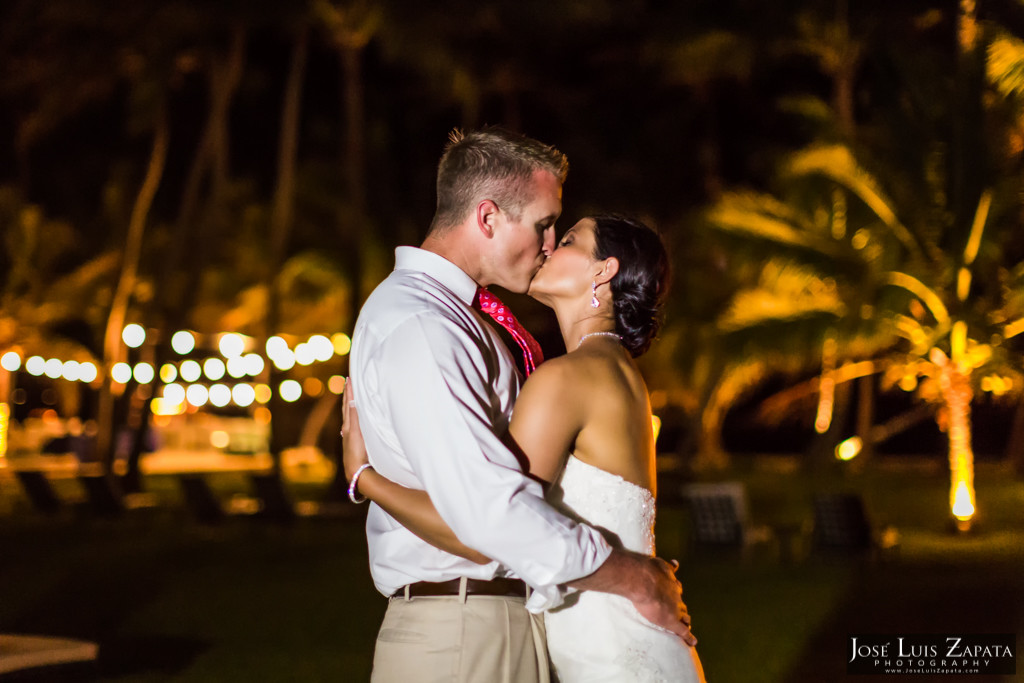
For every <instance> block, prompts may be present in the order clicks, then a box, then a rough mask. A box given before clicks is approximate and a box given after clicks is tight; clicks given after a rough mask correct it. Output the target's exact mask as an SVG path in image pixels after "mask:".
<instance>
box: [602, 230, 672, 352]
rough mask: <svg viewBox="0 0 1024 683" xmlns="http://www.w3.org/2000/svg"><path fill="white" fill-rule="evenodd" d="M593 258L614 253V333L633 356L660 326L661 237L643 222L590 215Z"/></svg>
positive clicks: (665, 275)
mask: <svg viewBox="0 0 1024 683" xmlns="http://www.w3.org/2000/svg"><path fill="white" fill-rule="evenodd" d="M591 220H593V221H594V239H595V246H594V257H595V258H597V259H598V260H604V259H606V258H610V257H612V256H614V257H615V258H616V259H618V261H619V272H618V273H616V275H615V277H613V278H612V281H611V288H612V304H613V306H614V315H615V332H616V334H619V335H621V336H622V345H623V346H625V347H626V348H627V349H628V350H629V352H630V353H631V354H632V355H633V357H634V358H636V357H637V356H640V355H641V354H643V353H644V352H645V351H646V350H647V349H648V347H650V345H651V341H653V340H654V337H655V336H656V335H657V334H658V329H659V328H660V327H661V320H660V314H661V305H662V303H663V301H664V298H665V293H666V291H667V290H668V284H669V278H670V272H669V263H668V254H667V253H666V252H665V245H664V244H662V241H661V237H659V236H658V233H656V232H655V231H654V230H652V229H651V228H649V227H647V226H646V225H644V224H643V223H641V222H639V221H636V220H633V219H630V218H624V217H622V216H613V215H605V216H591Z"/></svg>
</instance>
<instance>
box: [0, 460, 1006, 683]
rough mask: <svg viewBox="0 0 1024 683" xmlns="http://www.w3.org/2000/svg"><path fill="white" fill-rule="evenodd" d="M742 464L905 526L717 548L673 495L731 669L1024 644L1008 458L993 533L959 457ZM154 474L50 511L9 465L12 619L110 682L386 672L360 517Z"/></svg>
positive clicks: (683, 552) (4, 526)
mask: <svg viewBox="0 0 1024 683" xmlns="http://www.w3.org/2000/svg"><path fill="white" fill-rule="evenodd" d="M2 477H7V475H2ZM723 477H730V478H738V479H741V480H743V481H744V482H745V483H746V486H747V490H748V494H749V498H750V502H751V511H752V515H753V517H754V519H755V521H757V522H762V523H773V524H777V523H797V522H801V521H803V519H804V518H805V517H807V516H808V514H809V510H810V497H811V495H812V493H813V492H814V491H818V490H823V489H840V488H841V489H849V490H855V491H858V492H860V493H861V494H862V495H863V496H864V498H865V501H866V502H867V504H868V508H869V510H870V511H871V513H872V515H873V517H874V518H875V519H876V520H878V521H879V522H884V523H888V524H893V525H895V526H896V527H898V528H899V530H900V534H901V539H902V542H901V548H900V551H899V552H898V553H897V554H896V555H894V556H892V557H890V558H889V559H887V560H885V561H875V562H870V561H858V560H849V559H847V560H831V561H826V560H822V559H816V558H813V557H807V558H804V557H802V556H800V554H799V553H798V557H797V559H796V560H795V561H789V562H783V561H780V558H779V556H778V554H777V553H776V552H774V551H773V550H772V549H770V548H766V549H761V550H755V552H753V553H752V554H751V555H750V556H748V557H747V558H745V559H744V558H741V557H740V556H739V555H708V554H707V553H702V552H698V551H696V550H694V549H692V548H691V547H690V545H689V543H688V542H687V533H686V529H687V515H686V513H685V511H684V510H682V509H679V508H670V507H664V508H663V509H662V510H660V511H659V522H658V539H659V540H658V543H659V552H660V554H662V555H663V556H665V557H677V558H679V559H680V560H681V562H682V569H681V570H680V576H681V578H682V580H683V583H684V586H685V589H686V599H687V603H688V605H689V607H690V611H691V613H692V614H693V616H694V621H695V632H696V634H697V636H698V638H699V639H700V645H699V647H698V650H699V652H700V654H701V657H702V660H703V662H704V666H705V670H706V672H707V675H708V679H709V680H710V681H712V682H713V683H729V682H731V681H736V682H746V681H756V682H764V683H771V682H775V681H777V682H779V683H783V682H786V683H789V682H793V681H797V682H799V681H813V682H819V681H834V680H845V678H846V676H845V670H846V659H847V658H848V656H847V653H846V647H847V645H846V638H847V635H848V634H849V633H921V632H946V631H949V632H953V633H956V632H961V633H1015V634H1017V651H1018V652H1022V651H1024V643H1022V639H1024V522H1022V520H1024V483H1022V482H1020V481H1019V480H1015V479H1013V478H1012V477H1011V476H1009V475H1007V474H1006V473H1005V472H1003V471H1002V470H1000V469H998V468H988V469H986V468H979V471H978V474H977V487H978V501H979V532H978V533H977V534H973V535H969V536H954V535H952V534H951V533H949V532H948V531H947V529H946V516H945V506H946V503H945V500H946V485H947V484H946V480H945V477H944V475H943V474H942V473H941V472H927V471H923V472H922V471H917V470H896V469H891V468H881V467H875V468H870V469H869V470H868V471H867V472H866V473H865V474H863V475H860V476H848V475H843V474H842V473H840V472H837V471H826V472H818V473H813V474H805V473H801V472H792V471H785V470H779V469H764V468H760V467H753V466H741V467H739V468H738V469H736V470H734V471H731V472H729V473H727V475H723ZM73 483H74V482H71V481H68V482H61V487H62V488H64V489H65V492H66V489H67V487H69V486H71V485H72V484H73ZM147 483H148V485H149V487H150V489H151V490H152V491H153V492H154V493H156V494H157V496H158V497H159V498H160V500H161V505H160V506H159V507H158V508H157V509H155V510H137V511H133V512H132V514H130V515H129V516H128V517H127V518H124V519H119V520H96V519H88V518H82V517H80V516H77V515H67V516H65V517H62V518H58V519H42V518H39V517H38V516H35V515H33V514H32V513H31V511H30V510H28V508H27V504H26V503H25V501H23V500H22V499H20V494H19V493H18V492H17V488H16V487H15V486H14V483H13V482H12V481H10V480H9V478H8V479H6V480H3V479H2V478H0V496H2V502H0V632H5V633H11V632H13V633H24V634H45V635H57V636H68V637H75V638H85V639H89V640H94V641H97V642H99V643H100V645H101V660H102V666H101V675H100V679H101V680H104V681H171V680H174V681H285V680H287V681H365V680H367V679H368V678H369V668H370V657H371V653H372V647H373V640H374V637H375V634H376V629H377V626H378V624H379V621H380V618H381V616H382V614H383V610H384V599H383V598H382V597H381V596H380V595H378V594H377V593H376V591H375V590H374V588H373V586H372V584H371V582H370V579H369V572H368V570H367V561H366V548H365V542H364V538H363V530H362V524H361V519H360V518H349V519H323V518H308V519H299V520H297V521H296V522H295V523H294V524H293V525H291V526H289V527H278V526H274V525H271V524H266V523H260V522H257V521H256V520H251V519H231V520H229V521H228V522H227V523H225V524H223V525H221V526H219V527H217V528H212V529H210V528H204V527H201V526H199V525H197V524H196V523H194V522H192V521H191V520H190V519H189V517H188V516H187V514H186V512H185V511H184V510H183V509H182V508H181V502H180V500H179V498H178V495H177V489H176V488H175V486H174V483H173V481H170V480H165V479H162V478H160V477H151V478H150V479H149V480H148V481H147ZM216 483H217V487H218V490H219V491H221V492H222V493H227V492H229V491H231V490H233V489H234V488H235V487H238V488H239V490H241V489H243V488H244V485H243V484H242V483H241V482H239V481H238V480H236V479H233V478H232V477H230V476H227V475H225V476H224V477H219V475H218V481H217V482H216ZM315 493H316V491H314V490H309V489H306V490H299V491H296V495H297V497H301V496H313V495H315ZM1018 671H1020V672H1021V673H1024V670H1022V669H1021V668H1020V667H1019V666H1018ZM951 678H953V679H955V678H956V677H945V678H943V680H950V679H951ZM871 679H872V680H885V677H880V676H873V677H871ZM915 679H916V680H928V679H927V677H922V676H917V677H915ZM901 680H905V677H904V678H902V679H901ZM970 680H972V681H996V680H1003V681H1010V680H1014V678H1013V677H1003V678H1002V679H1000V678H998V677H988V678H986V677H981V676H974V677H971V678H970Z"/></svg>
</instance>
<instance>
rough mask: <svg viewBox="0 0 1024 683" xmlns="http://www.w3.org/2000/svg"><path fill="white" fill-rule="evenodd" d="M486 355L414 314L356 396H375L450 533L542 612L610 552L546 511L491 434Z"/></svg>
mask: <svg viewBox="0 0 1024 683" xmlns="http://www.w3.org/2000/svg"><path fill="white" fill-rule="evenodd" d="M492 354H493V348H492V346H491V345H490V344H489V343H488V341H487V340H477V339H475V338H473V337H471V336H470V335H468V334H467V331H466V330H465V329H462V328H461V327H460V326H459V324H458V323H457V322H455V321H452V320H448V319H446V318H444V317H442V316H426V315H424V316H415V317H413V318H411V319H409V320H406V321H405V322H403V323H402V324H401V325H400V326H398V327H397V328H396V329H394V330H392V331H391V332H390V333H389V335H388V337H387V338H386V339H384V340H382V341H381V342H380V343H379V345H378V348H377V360H376V362H375V372H376V373H377V374H376V376H375V377H374V379H373V386H372V387H371V386H370V385H369V384H367V383H366V382H364V384H363V386H362V387H357V392H359V393H363V392H366V391H373V392H374V394H375V396H376V397H378V400H379V401H380V402H381V404H382V406H383V409H384V411H385V412H386V414H388V415H389V417H390V420H389V421H390V423H391V424H392V426H393V430H394V436H393V438H394V439H395V440H396V441H397V443H396V446H397V447H398V449H399V450H401V452H402V453H403V454H404V455H405V457H406V458H407V460H408V462H409V465H410V467H411V469H412V470H413V472H414V473H415V475H416V478H417V480H418V481H417V483H418V484H421V485H422V487H423V489H424V490H425V491H426V492H427V494H428V495H429V496H430V499H431V500H432V501H433V504H434V506H435V507H436V508H437V511H438V513H439V514H440V516H441V518H442V519H443V520H444V522H445V523H446V524H447V525H448V526H449V527H450V528H451V529H452V531H453V532H454V533H455V536H456V537H457V538H458V539H460V541H461V542H462V543H464V544H465V545H467V546H469V547H470V548H473V549H475V550H476V551H478V552H480V553H482V554H483V555H485V556H487V557H490V558H493V559H494V560H496V561H498V562H500V563H501V564H503V565H505V566H506V567H508V568H510V569H512V570H513V571H514V572H515V573H516V574H517V575H518V576H519V577H521V578H522V579H524V580H525V581H526V582H527V583H528V584H530V585H531V586H533V587H534V588H535V590H536V592H535V596H536V599H534V598H531V600H532V602H531V608H533V609H543V608H546V607H550V606H554V605H557V604H558V603H559V602H560V601H561V596H562V594H563V592H564V590H565V588H561V586H564V585H565V584H566V583H567V582H568V581H571V580H573V579H576V578H578V577H580V576H583V575H587V574H592V573H594V571H595V570H596V569H597V568H598V567H599V566H600V565H601V563H603V562H604V561H605V559H606V558H607V557H608V554H609V553H610V552H611V548H610V547H609V545H608V543H607V542H606V541H605V540H604V538H603V537H602V536H601V534H600V533H599V532H598V531H597V530H595V529H592V528H590V527H586V526H583V525H578V524H576V523H575V522H573V521H572V520H570V519H569V518H567V517H565V516H564V515H562V514H561V513H559V512H557V511H556V510H554V508H552V507H550V506H549V505H548V504H547V503H546V502H545V500H544V493H543V490H542V489H541V487H540V485H539V484H538V483H537V482H536V481H533V480H531V479H529V478H528V477H527V476H526V475H524V473H523V471H522V468H521V465H520V463H519V461H518V460H517V458H516V456H515V455H514V454H513V453H512V452H511V451H510V450H509V449H508V447H507V446H506V445H505V444H504V443H503V442H502V439H501V438H500V437H499V436H498V434H496V431H497V430H496V429H495V423H496V421H497V420H498V419H500V418H501V416H500V415H498V414H497V412H498V411H499V410H500V407H499V402H498V401H497V397H496V396H495V390H494V388H493V387H492V386H491V385H490V382H491V377H490V375H491V374H493V370H492V369H491V368H493V366H494V359H493V357H492ZM364 426H365V425H364ZM389 438H390V437H389ZM384 474H387V473H386V472H385V473H384Z"/></svg>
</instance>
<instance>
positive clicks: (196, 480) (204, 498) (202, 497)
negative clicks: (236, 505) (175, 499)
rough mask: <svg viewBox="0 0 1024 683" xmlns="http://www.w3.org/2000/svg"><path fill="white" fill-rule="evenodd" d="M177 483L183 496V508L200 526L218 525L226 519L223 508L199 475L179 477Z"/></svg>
mask: <svg viewBox="0 0 1024 683" xmlns="http://www.w3.org/2000/svg"><path fill="white" fill-rule="evenodd" d="M178 483H179V484H180V485H181V490H182V493H183V494H184V495H185V506H186V507H187V508H188V509H189V512H191V513H192V516H193V517H195V519H196V521H198V522H199V523H200V524H219V523H221V522H223V521H224V519H225V518H226V517H227V515H226V514H225V513H224V508H223V507H221V504H220V501H218V500H217V497H216V496H215V495H213V491H212V490H211V489H210V485H209V484H207V483H206V479H205V478H204V477H203V476H202V475H201V474H182V475H179V476H178Z"/></svg>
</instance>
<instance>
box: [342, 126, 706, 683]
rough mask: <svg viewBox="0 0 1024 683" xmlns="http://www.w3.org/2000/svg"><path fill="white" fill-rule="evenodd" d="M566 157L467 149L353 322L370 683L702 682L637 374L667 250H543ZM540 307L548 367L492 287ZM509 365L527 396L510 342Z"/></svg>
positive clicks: (621, 231) (601, 236)
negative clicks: (428, 218) (664, 549)
mask: <svg viewBox="0 0 1024 683" xmlns="http://www.w3.org/2000/svg"><path fill="white" fill-rule="evenodd" d="M567 171H568V162H567V160H566V157H565V156H564V155H563V154H562V153H561V152H559V151H558V150H556V149H554V148H553V147H550V146H547V145H544V144H542V143H540V142H538V141H536V140H533V139H530V138H527V137H524V136H521V135H518V134H515V133H511V132H508V131H505V130H503V129H500V128H487V129H484V130H480V131H476V132H471V133H468V134H462V133H460V132H458V131H456V132H454V133H453V134H452V136H451V141H450V143H449V145H448V146H447V148H446V149H445V152H444V154H443V156H442V157H441V161H440V164H439V166H438V172H437V211H436V213H435V215H434V219H433V222H432V223H431V226H430V230H429V232H428V234H427V236H426V238H425V240H424V241H423V244H422V245H421V246H420V248H418V249H417V248H413V247H399V248H398V249H397V250H396V254H395V261H396V263H395V269H394V271H393V272H392V273H391V275H390V276H389V277H388V278H387V279H386V280H384V282H383V283H381V284H380V286H378V287H377V288H376V290H374V292H373V293H372V294H371V295H370V297H369V299H367V301H366V304H365V305H364V306H363V309H362V311H361V312H360V314H359V319H358V321H357V323H356V327H355V332H354V335H353V341H352V352H351V357H350V374H351V377H350V381H349V383H348V385H347V387H346V390H345V396H344V398H343V406H344V422H343V428H342V433H343V436H344V464H345V470H346V475H347V477H348V479H349V482H350V486H349V496H350V497H351V498H352V499H353V501H355V502H362V501H363V500H366V499H370V500H371V501H373V504H372V505H371V506H370V509H369V513H368V515H367V520H366V535H367V541H368V546H369V559H370V571H371V574H372V576H373V580H374V583H375V584H376V586H377V588H378V590H380V592H381V593H383V594H384V595H385V596H387V597H388V598H389V601H388V608H387V612H386V614H385V616H384V622H383V624H382V625H381V628H380V632H379V634H378V637H377V643H376V648H375V652H374V659H373V673H372V677H371V680H372V681H374V683H392V682H394V683H408V682H410V681H412V682H423V683H426V682H432V681H438V682H440V681H446V682H449V681H458V682H479V683H494V682H497V681H505V682H510V683H511V682H514V683H519V682H522V683H533V682H545V681H550V680H557V681H561V683H584V682H586V683H593V682H595V681H609V682H611V681H614V682H615V683H622V682H625V681H637V682H641V681H643V682H645V683H653V682H655V681H685V682H691V681H703V680H704V675H703V671H702V669H701V665H700V660H699V659H698V657H697V653H696V650H694V645H696V642H697V641H696V639H695V638H694V637H693V635H692V634H691V633H690V628H689V626H690V616H689V614H688V613H687V610H686V606H685V604H684V603H683V601H682V585H681V584H680V583H679V581H678V580H677V579H676V577H675V570H676V569H678V566H679V565H678V563H677V562H675V561H673V562H672V563H669V562H666V561H665V560H663V559H661V558H659V557H656V556H655V555H654V531H653V528H654V501H655V499H654V496H655V486H656V482H655V448H654V434H653V430H652V424H651V408H650V403H649V400H648V394H647V388H646V386H645V384H644V381H643V378H642V377H641V375H640V372H639V370H638V369H637V366H636V363H635V362H634V358H636V357H637V356H639V355H640V354H642V353H643V352H644V351H646V350H647V348H648V346H649V345H650V343H651V340H652V339H653V337H654V335H655V333H656V332H657V329H658V322H657V321H658V314H659V311H660V306H661V303H662V300H663V297H664V294H665V291H666V288H667V285H668V280H669V267H668V257H667V255H666V252H665V248H664V246H663V244H662V243H661V240H660V238H659V237H658V235H657V234H656V233H655V232H654V231H653V230H651V229H650V228H648V227H646V226H644V225H643V224H641V223H639V222H636V221H633V220H629V219H625V218H619V217H613V216H593V217H588V218H584V219H582V220H580V221H579V222H578V223H576V224H575V225H574V226H573V227H572V228H571V229H570V230H569V231H568V232H567V233H566V234H565V235H564V237H563V238H562V240H561V241H560V242H559V243H558V245H557V247H556V245H555V221H556V220H557V219H558V217H559V215H560V214H561V211H562V183H563V182H564V181H565V176H566V173H567ZM490 285H498V286H500V287H503V288H504V289H506V290H509V291H512V292H518V293H524V292H525V293H528V294H529V295H530V296H531V297H533V298H534V299H536V300H537V301H540V302H541V303H543V304H545V305H547V306H550V307H551V308H552V309H553V310H554V312H555V314H556V316H557V318H558V324H559V327H560V329H561V333H562V337H563V339H564V340H565V346H566V349H567V351H568V352H567V353H566V354H565V355H564V356H561V357H559V358H555V359H552V360H549V361H547V362H545V363H543V364H540V363H541V361H542V360H543V359H542V356H541V349H540V346H539V345H538V344H537V343H536V341H535V340H533V338H532V337H530V336H529V333H528V332H526V330H524V329H523V328H522V326H520V325H519V324H518V322H517V321H516V320H515V318H514V317H513V316H512V314H511V313H510V311H509V310H508V309H507V308H506V307H505V305H504V304H502V303H501V302H500V301H498V300H497V299H496V297H495V296H494V295H493V294H491V293H490V292H489V291H488V290H487V289H485V288H486V287H488V286H490ZM502 335H508V337H509V338H510V339H512V340H514V342H515V343H516V344H517V345H518V346H520V347H521V355H522V361H523V364H524V371H525V372H524V374H525V375H528V376H529V379H528V380H526V381H525V382H524V381H523V378H522V376H521V375H520V372H519V370H518V369H517V367H516V359H515V357H514V356H513V354H512V353H511V352H510V350H509V347H508V346H507V345H506V344H505V341H503V337H502Z"/></svg>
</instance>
